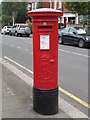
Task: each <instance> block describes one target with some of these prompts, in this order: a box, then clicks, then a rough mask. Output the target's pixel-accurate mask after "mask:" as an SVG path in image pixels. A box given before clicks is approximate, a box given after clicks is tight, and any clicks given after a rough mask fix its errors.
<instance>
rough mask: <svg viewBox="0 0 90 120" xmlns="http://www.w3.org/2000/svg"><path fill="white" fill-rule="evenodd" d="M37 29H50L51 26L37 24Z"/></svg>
mask: <svg viewBox="0 0 90 120" xmlns="http://www.w3.org/2000/svg"><path fill="white" fill-rule="evenodd" d="M38 29H52V26H45V25H44V26H38Z"/></svg>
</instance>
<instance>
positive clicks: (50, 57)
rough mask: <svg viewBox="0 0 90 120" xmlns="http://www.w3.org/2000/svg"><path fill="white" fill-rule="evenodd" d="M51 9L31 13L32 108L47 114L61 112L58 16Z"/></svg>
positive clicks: (59, 12)
mask: <svg viewBox="0 0 90 120" xmlns="http://www.w3.org/2000/svg"><path fill="white" fill-rule="evenodd" d="M62 15H63V13H62V11H60V10H54V9H49V8H42V9H36V10H33V11H29V12H28V16H31V17H32V18H33V70H34V84H33V109H34V110H35V111H36V112H38V113H40V114H44V115H52V114H56V113H57V112H58V17H60V16H62Z"/></svg>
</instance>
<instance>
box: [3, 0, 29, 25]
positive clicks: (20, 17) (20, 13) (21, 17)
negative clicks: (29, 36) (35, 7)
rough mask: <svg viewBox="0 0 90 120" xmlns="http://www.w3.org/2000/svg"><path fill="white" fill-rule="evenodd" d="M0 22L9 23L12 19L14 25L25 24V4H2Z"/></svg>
mask: <svg viewBox="0 0 90 120" xmlns="http://www.w3.org/2000/svg"><path fill="white" fill-rule="evenodd" d="M2 16H3V17H2V22H5V23H7V24H8V23H11V19H12V17H14V19H15V22H16V23H25V21H26V20H27V18H28V16H27V3H26V2H2Z"/></svg>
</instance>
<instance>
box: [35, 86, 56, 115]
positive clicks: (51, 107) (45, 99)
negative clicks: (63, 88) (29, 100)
mask: <svg viewBox="0 0 90 120" xmlns="http://www.w3.org/2000/svg"><path fill="white" fill-rule="evenodd" d="M33 109H34V110H35V111H36V112H38V113H40V114H43V115H53V114H56V113H58V88H55V89H51V90H40V89H36V88H35V87H33Z"/></svg>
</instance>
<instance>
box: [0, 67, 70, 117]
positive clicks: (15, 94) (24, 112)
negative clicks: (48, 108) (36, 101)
mask: <svg viewBox="0 0 90 120" xmlns="http://www.w3.org/2000/svg"><path fill="white" fill-rule="evenodd" d="M2 72H3V75H2V76H3V77H2V78H3V82H2V117H3V118H69V116H68V115H67V114H66V113H64V112H63V111H61V110H60V109H59V113H58V114H56V115H49V116H44V115H40V114H38V113H36V112H35V111H34V110H33V98H32V88H31V87H30V86H29V85H28V84H26V83H25V82H23V81H22V80H21V79H20V78H18V77H17V76H16V75H15V74H13V73H12V72H11V71H10V70H8V69H7V68H5V67H2ZM12 81H13V82H12ZM22 88H23V89H22Z"/></svg>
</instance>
